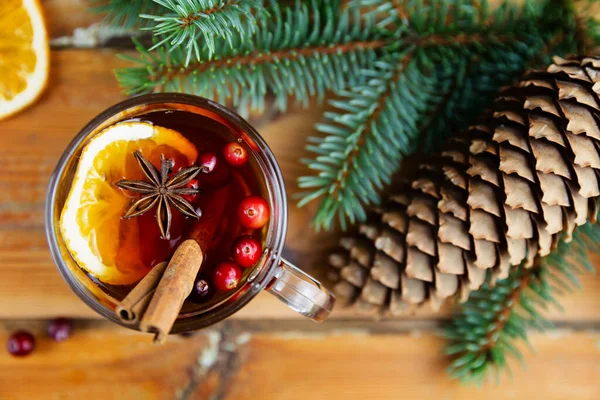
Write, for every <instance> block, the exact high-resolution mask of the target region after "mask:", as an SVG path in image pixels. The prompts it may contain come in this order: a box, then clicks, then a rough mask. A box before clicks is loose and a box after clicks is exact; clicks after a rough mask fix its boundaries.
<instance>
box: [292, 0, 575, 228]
mask: <svg viewBox="0 0 600 400" xmlns="http://www.w3.org/2000/svg"><path fill="white" fill-rule="evenodd" d="M355 3H356V2H355ZM355 3H352V4H355ZM358 3H360V4H361V5H363V6H364V5H367V6H369V7H370V8H369V10H370V13H369V14H368V15H375V16H377V14H378V13H388V14H389V16H388V17H387V18H386V19H381V18H379V25H380V26H381V25H385V26H384V27H385V28H386V29H395V31H394V32H395V33H394V35H395V36H396V39H395V46H396V47H395V48H396V49H397V50H396V52H395V53H394V54H392V55H391V57H389V58H388V59H382V60H381V61H379V62H378V63H377V66H376V68H371V69H369V70H364V71H363V75H364V76H365V78H366V79H365V81H366V82H367V83H366V84H365V85H361V86H354V87H353V88H352V89H351V90H346V91H342V92H339V93H337V98H336V99H335V100H333V101H331V105H332V106H334V107H335V111H334V112H329V113H326V115H325V121H324V122H323V123H320V124H318V125H317V131H319V132H320V133H322V134H324V136H321V137H311V138H310V139H309V144H308V146H307V148H308V150H309V151H311V152H312V153H313V154H314V158H312V159H306V160H303V162H304V163H306V164H307V165H308V168H309V169H310V170H312V171H313V173H314V175H309V176H304V177H301V178H300V179H299V186H300V188H302V189H307V190H306V191H305V192H302V193H300V196H302V199H301V201H300V203H299V204H300V205H305V204H307V203H309V202H311V201H314V200H316V199H320V206H319V208H318V210H317V213H316V215H315V225H316V227H317V229H319V228H323V229H326V230H328V229H330V228H331V227H333V226H334V224H335V223H336V222H337V221H339V223H340V224H341V226H342V228H345V227H346V223H347V222H350V223H351V224H352V223H355V222H357V221H363V220H364V219H365V217H366V209H367V207H369V206H372V205H378V204H380V201H381V196H380V193H381V191H382V189H383V188H384V187H385V186H387V184H389V182H390V180H391V177H392V175H393V173H395V172H396V171H397V170H398V168H399V166H400V164H401V162H402V160H403V158H404V156H406V155H408V154H412V153H413V152H414V151H415V150H416V149H417V148H420V149H421V150H424V151H431V150H433V149H435V148H436V146H439V144H441V143H443V141H444V139H445V138H446V137H447V135H448V134H449V133H451V132H456V131H457V130H460V129H462V128H465V127H466V126H467V125H468V123H470V122H471V121H472V120H473V119H474V118H475V116H476V115H477V114H479V113H480V112H481V111H482V110H483V109H485V107H486V106H487V105H488V104H489V102H490V101H491V100H492V98H493V96H494V95H495V94H496V93H497V91H498V90H499V89H500V88H501V87H502V86H504V85H506V84H509V83H511V81H512V80H513V79H515V77H517V76H518V75H519V74H520V73H522V72H524V71H525V70H527V69H528V68H531V67H533V66H537V65H544V64H547V63H549V62H550V57H551V55H554V54H567V53H571V52H574V51H576V50H577V43H576V42H575V41H574V40H573V37H574V33H575V32H576V28H577V25H576V21H575V18H574V14H573V13H572V10H571V11H570V13H567V12H566V11H567V10H564V9H563V10H560V11H558V10H556V6H555V5H553V3H552V4H551V3H548V7H547V8H545V7H533V6H532V5H531V4H525V5H524V6H515V5H510V4H508V3H504V4H502V5H501V6H500V7H498V8H497V9H495V10H494V11H490V10H488V6H487V3H486V2H485V1H482V2H471V1H463V2H460V1H459V2H446V1H434V2H432V3H430V4H425V3H423V2H422V1H407V2H402V5H403V8H402V9H399V4H400V3H398V2H389V1H384V0H376V1H375V0H369V1H363V2H358ZM377 4H379V6H378V5H377ZM355 5H356V4H355ZM392 70H393V71H394V72H391V71H392Z"/></svg>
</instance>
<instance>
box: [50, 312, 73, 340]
mask: <svg viewBox="0 0 600 400" xmlns="http://www.w3.org/2000/svg"><path fill="white" fill-rule="evenodd" d="M72 328H73V324H71V321H70V320H68V319H66V318H56V319H55V320H54V321H51V322H50V324H48V336H50V337H51V338H53V339H54V340H56V341H57V342H62V341H63V340H67V339H68V338H69V336H70V335H71V329H72Z"/></svg>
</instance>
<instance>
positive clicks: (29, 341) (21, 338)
mask: <svg viewBox="0 0 600 400" xmlns="http://www.w3.org/2000/svg"><path fill="white" fill-rule="evenodd" d="M6 348H7V349H8V352H9V353H10V354H12V355H13V356H15V357H24V356H26V355H28V354H30V353H31V352H32V351H33V349H35V338H34V337H33V335H32V334H31V333H29V332H26V331H18V332H15V333H13V334H12V335H11V337H10V338H9V339H8V343H6Z"/></svg>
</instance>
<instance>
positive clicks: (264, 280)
mask: <svg viewBox="0 0 600 400" xmlns="http://www.w3.org/2000/svg"><path fill="white" fill-rule="evenodd" d="M169 110H182V111H186V112H192V113H196V114H200V115H202V116H208V117H210V118H213V119H216V120H220V121H225V122H226V123H227V125H229V126H233V127H235V131H234V134H235V132H238V133H241V134H242V135H243V137H244V140H246V141H248V142H249V143H252V142H253V145H252V146H250V147H251V149H250V150H249V151H250V153H251V154H252V155H253V156H254V160H255V161H256V164H257V170H258V171H256V172H257V173H260V174H261V175H262V176H261V177H260V178H261V179H262V181H264V184H265V186H266V192H267V194H266V196H267V197H268V202H269V204H270V207H271V218H270V219H269V223H268V224H269V225H268V229H267V234H266V238H265V241H264V247H265V251H264V254H263V256H262V257H261V259H260V261H259V262H258V264H257V265H256V266H255V267H253V269H252V271H251V272H250V275H249V276H248V277H247V279H246V280H245V281H244V284H243V285H240V287H239V288H237V289H236V292H235V294H234V295H232V296H229V297H227V298H226V299H224V300H222V301H221V302H220V303H218V304H215V305H213V306H212V307H210V308H208V309H205V310H201V311H199V312H198V311H193V312H185V311H183V310H182V312H180V314H179V316H178V318H177V320H176V321H175V324H174V326H173V329H172V330H171V333H180V332H186V331H190V330H196V329H201V328H204V327H207V326H209V325H212V324H214V323H216V322H219V321H221V320H223V319H225V318H227V317H229V316H230V315H232V314H233V313H235V312H236V311H238V310H239V309H240V308H242V307H243V306H244V305H246V304H247V303H248V302H249V301H250V300H252V299H253V298H254V296H256V295H257V294H258V293H259V292H260V291H261V290H263V289H265V290H267V291H269V293H271V294H273V295H274V296H275V297H277V298H278V299H280V300H281V301H283V302H284V303H285V304H287V305H288V306H289V307H290V308H292V309H293V310H294V311H296V312H298V313H300V314H302V315H304V316H306V317H308V318H310V319H312V320H314V321H323V320H324V319H326V318H327V317H328V315H329V313H330V312H331V310H332V308H333V305H334V303H335V298H334V296H333V295H332V294H331V293H330V292H329V291H328V290H327V289H326V288H324V287H323V286H322V285H321V284H320V283H319V282H318V281H316V280H315V279H313V278H312V277H310V276H309V275H307V274H305V273H304V272H302V271H301V270H300V269H298V268H297V267H295V266H294V265H292V264H290V263H289V262H288V261H286V260H285V259H283V258H282V257H281V251H282V249H283V244H284V238H285V235H286V231H287V203H286V197H285V187H284V182H283V178H282V176H281V171H280V169H279V165H278V163H277V161H276V160H275V157H274V155H273V153H272V152H271V150H270V149H269V147H268V146H267V144H266V142H265V141H264V139H263V138H262V137H261V136H260V135H259V134H258V132H256V130H255V129H254V128H253V127H252V126H250V125H249V124H248V122H246V121H245V120H244V119H243V118H242V117H240V116H239V115H238V114H236V113H235V112H233V111H231V110H230V109H228V108H226V107H224V106H222V105H220V104H218V103H215V102H213V101H211V100H208V99H205V98H201V97H197V96H191V95H185V94H175V93H162V94H150V95H143V96H139V97H135V98H131V99H128V100H125V101H123V102H121V103H119V104H116V105H114V106H112V107H110V108H109V109H107V110H106V111H104V112H103V113H101V114H100V115H98V116H97V117H96V118H94V119H93V120H92V121H91V122H90V123H88V124H87V125H86V126H85V127H84V128H83V129H82V130H81V131H80V132H79V133H78V134H77V136H75V138H74V139H73V140H72V141H71V143H70V144H69V145H68V146H67V148H66V150H65V152H64V153H63V155H62V157H61V158H60V160H59V162H58V165H57V166H56V169H55V170H54V173H53V175H52V177H51V179H50V184H49V187H48V193H47V198H46V209H45V220H46V237H47V240H48V244H49V247H50V251H51V253H52V257H53V259H54V262H55V264H56V266H57V268H58V270H59V272H60V274H61V275H62V277H63V278H64V279H65V281H66V282H67V283H68V284H69V286H70V287H71V289H72V290H73V291H74V292H75V293H76V294H77V295H78V296H79V298H80V299H81V300H82V301H83V302H85V303H86V304H87V305H88V306H90V307H91V308H92V309H93V310H95V311H96V312H97V313H99V314H100V315H102V316H104V317H105V318H107V319H109V320H111V321H113V322H116V323H118V324H120V325H123V326H125V327H128V328H132V329H138V326H137V324H136V325H130V324H128V323H126V322H124V321H122V320H121V319H119V318H118V316H117V315H116V313H115V309H116V307H117V305H118V303H119V301H120V300H122V299H118V298H115V297H113V295H111V294H109V293H108V292H107V291H105V290H103V289H102V287H101V286H99V285H98V284H96V282H95V281H94V279H93V278H92V277H90V276H89V275H88V274H87V273H86V272H84V270H83V269H82V268H80V267H79V265H77V263H76V262H75V260H73V258H72V257H71V255H70V253H69V251H68V249H67V248H66V246H65V244H64V242H63V239H62V236H61V232H60V228H59V217H60V214H61V211H62V208H63V206H64V202H65V199H66V196H67V194H68V192H69V189H70V183H71V181H72V179H73V176H74V173H75V170H76V167H77V161H78V156H79V154H80V153H81V150H82V148H83V147H84V146H85V144H86V143H87V142H88V141H89V140H90V138H92V137H93V136H94V135H95V134H97V133H99V132H100V131H102V130H103V129H105V128H107V127H108V126H111V125H113V124H115V123H117V122H120V121H124V120H130V119H133V118H136V117H137V116H140V115H142V114H146V113H148V112H150V111H169Z"/></svg>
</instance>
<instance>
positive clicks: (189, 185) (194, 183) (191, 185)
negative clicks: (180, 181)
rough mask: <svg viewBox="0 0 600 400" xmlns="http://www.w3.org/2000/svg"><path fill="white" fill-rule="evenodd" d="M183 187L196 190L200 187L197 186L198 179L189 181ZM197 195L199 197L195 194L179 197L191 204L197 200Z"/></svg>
mask: <svg viewBox="0 0 600 400" xmlns="http://www.w3.org/2000/svg"><path fill="white" fill-rule="evenodd" d="M185 187H186V188H193V189H198V188H199V187H200V185H199V184H198V179H192V180H191V181H189V182H188V183H187V184H186V185H185ZM198 195H199V193H196V194H183V195H181V197H183V198H184V199H186V200H187V201H188V202H189V203H193V202H194V201H196V199H197V198H198Z"/></svg>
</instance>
